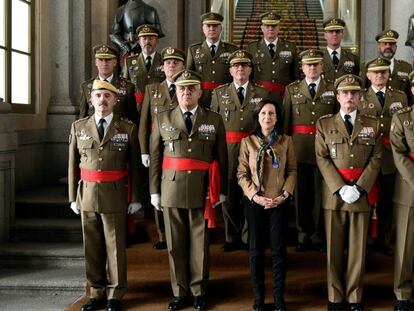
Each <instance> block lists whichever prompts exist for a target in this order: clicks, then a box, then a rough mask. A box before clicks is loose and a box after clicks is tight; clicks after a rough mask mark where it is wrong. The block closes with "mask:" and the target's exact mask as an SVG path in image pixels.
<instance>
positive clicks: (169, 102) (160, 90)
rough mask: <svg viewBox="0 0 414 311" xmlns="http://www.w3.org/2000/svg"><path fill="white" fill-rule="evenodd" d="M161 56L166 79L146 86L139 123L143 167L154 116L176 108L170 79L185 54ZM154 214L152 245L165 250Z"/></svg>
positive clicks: (174, 50)
mask: <svg viewBox="0 0 414 311" xmlns="http://www.w3.org/2000/svg"><path fill="white" fill-rule="evenodd" d="M161 55H162V60H163V62H164V65H163V67H164V72H165V76H166V79H165V80H164V81H162V82H161V83H152V84H149V85H147V86H146V88H145V97H144V102H143V104H142V110H141V118H140V123H139V131H138V137H139V144H140V147H141V159H142V164H143V165H144V166H145V167H149V165H150V158H149V139H150V133H151V128H152V122H153V120H154V115H156V114H158V113H161V112H163V111H165V110H170V109H174V108H175V107H177V104H178V103H177V96H175V91H176V86H175V84H174V82H173V80H172V77H173V76H174V75H175V74H176V73H178V72H179V71H181V70H183V69H184V61H185V54H184V52H183V51H181V50H179V49H177V48H173V47H166V48H165V49H163V50H162V51H161ZM154 213H155V224H156V226H157V232H158V238H159V241H158V242H157V243H155V244H154V248H155V249H165V248H167V244H166V242H165V228H164V219H163V214H162V211H161V210H155V211H154Z"/></svg>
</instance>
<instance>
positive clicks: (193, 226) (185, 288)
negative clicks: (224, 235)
mask: <svg viewBox="0 0 414 311" xmlns="http://www.w3.org/2000/svg"><path fill="white" fill-rule="evenodd" d="M164 222H165V233H166V238H167V248H168V257H169V263H170V276H171V287H172V290H173V294H174V296H176V297H186V296H189V295H190V294H191V295H193V296H204V295H205V293H206V289H207V283H208V277H209V231H208V229H207V226H206V221H205V220H204V208H190V209H187V208H176V207H165V208H164Z"/></svg>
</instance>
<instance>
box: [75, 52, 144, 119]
mask: <svg viewBox="0 0 414 311" xmlns="http://www.w3.org/2000/svg"><path fill="white" fill-rule="evenodd" d="M92 51H93V54H94V55H95V66H96V68H97V69H98V76H97V77H95V78H92V79H89V80H86V81H85V82H83V83H82V84H81V97H80V100H79V118H85V117H87V116H90V115H93V113H94V111H93V105H92V103H91V99H90V98H91V91H92V85H93V82H94V81H95V80H106V81H108V82H109V83H111V84H113V85H114V86H115V87H116V88H117V89H118V103H117V105H115V111H114V112H115V113H116V114H118V115H119V116H121V117H125V118H128V119H129V120H131V121H132V122H134V123H137V122H138V110H137V105H136V103H135V97H134V92H135V88H134V85H133V84H132V83H131V82H129V81H127V80H126V79H124V78H120V77H118V76H117V75H116V73H115V67H116V64H117V61H116V57H117V51H116V49H115V48H113V47H111V46H109V45H106V44H99V45H96V46H95V47H93V49H92Z"/></svg>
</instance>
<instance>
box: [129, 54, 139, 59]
mask: <svg viewBox="0 0 414 311" xmlns="http://www.w3.org/2000/svg"><path fill="white" fill-rule="evenodd" d="M139 55H140V54H135V55H129V56H128V57H127V60H128V59H131V58H134V57H136V58H138V56H139Z"/></svg>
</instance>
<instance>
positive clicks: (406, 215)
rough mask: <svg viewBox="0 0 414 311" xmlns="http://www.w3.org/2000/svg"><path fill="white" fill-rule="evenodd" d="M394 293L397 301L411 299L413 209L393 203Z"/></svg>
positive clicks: (413, 234)
mask: <svg viewBox="0 0 414 311" xmlns="http://www.w3.org/2000/svg"><path fill="white" fill-rule="evenodd" d="M394 207H395V224H396V241H395V262H394V293H395V297H396V298H397V299H398V300H409V299H410V298H411V284H412V273H413V259H414V208H413V206H404V205H401V204H397V203H395V206H394Z"/></svg>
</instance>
